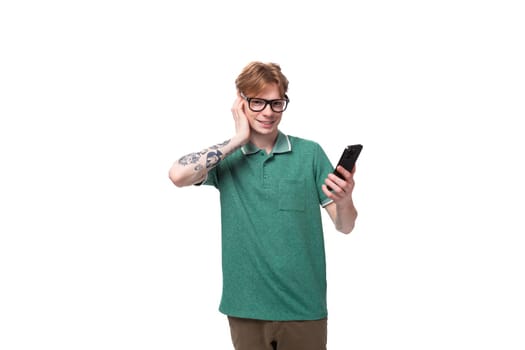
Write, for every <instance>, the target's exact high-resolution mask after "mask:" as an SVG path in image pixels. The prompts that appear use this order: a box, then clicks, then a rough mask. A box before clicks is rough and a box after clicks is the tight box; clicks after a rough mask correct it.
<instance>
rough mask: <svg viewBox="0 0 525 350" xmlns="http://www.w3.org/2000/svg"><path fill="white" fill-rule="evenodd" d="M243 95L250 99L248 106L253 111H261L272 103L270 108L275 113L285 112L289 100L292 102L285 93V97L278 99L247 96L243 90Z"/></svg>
mask: <svg viewBox="0 0 525 350" xmlns="http://www.w3.org/2000/svg"><path fill="white" fill-rule="evenodd" d="M241 97H242V98H244V99H245V100H246V101H248V107H249V108H250V110H252V111H253V112H260V111H262V110H263V109H265V108H266V106H267V105H270V108H271V109H272V111H274V112H275V113H280V112H284V111H285V110H286V107H288V102H290V99H289V98H288V96H286V95H284V98H279V99H276V100H265V99H264V98H253V97H246V96H245V95H244V94H243V93H242V92H241Z"/></svg>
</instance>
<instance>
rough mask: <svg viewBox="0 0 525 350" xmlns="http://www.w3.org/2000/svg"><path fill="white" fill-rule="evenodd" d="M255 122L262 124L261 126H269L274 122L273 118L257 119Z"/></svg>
mask: <svg viewBox="0 0 525 350" xmlns="http://www.w3.org/2000/svg"><path fill="white" fill-rule="evenodd" d="M257 122H259V124H262V126H263V127H271V126H272V125H273V124H274V123H275V120H258V119H257Z"/></svg>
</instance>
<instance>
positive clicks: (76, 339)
mask: <svg viewBox="0 0 525 350" xmlns="http://www.w3.org/2000/svg"><path fill="white" fill-rule="evenodd" d="M518 5H519V1H504V0H500V1H466V0H455V1H446V0H445V1H405V0H402V1H359V2H356V1H354V2H343V1H340V2H338V1H323V2H313V1H302V2H288V1H264V2H256V3H251V2H247V1H211V0H207V1H195V2H189V1H187V2H182V1H180V2H174V1H116V0H104V1H89V2H88V1H83V2H81V1H3V2H2V4H1V5H0V50H1V54H0V61H1V64H0V116H1V124H0V166H1V172H0V215H1V216H0V234H1V236H0V284H1V286H0V348H1V349H5V350H11V349H13V350H14V349H44V348H45V349H68V350H69V349H97V350H101V349H111V350H115V349H126V350H128V349H156V350H160V349H183V348H184V349H231V345H230V338H229V328H228V326H227V323H226V320H225V317H224V316H223V315H221V314H220V313H219V312H218V310H217V307H218V302H219V297H220V291H221V275H220V274H221V271H220V234H219V203H218V194H217V192H216V191H215V190H214V189H213V188H183V189H178V188H176V187H174V186H173V185H172V184H171V183H170V181H169V179H168V176H167V174H168V169H169V167H170V166H171V164H172V162H174V161H175V160H176V159H178V158H179V157H180V156H182V155H184V154H186V153H189V152H192V151H197V150H200V149H202V148H204V147H207V146H210V145H212V144H215V143H218V142H221V141H224V140H225V139H227V138H229V137H231V136H232V135H233V130H234V127H233V121H232V118H231V114H230V107H231V104H232V103H233V100H234V97H235V86H234V79H235V78H236V76H237V75H238V74H239V73H240V71H241V69H242V68H243V67H244V65H245V64H247V63H248V62H250V61H252V60H261V61H273V62H277V63H279V64H280V65H281V67H282V69H283V71H284V73H285V74H286V75H287V77H288V78H289V80H290V88H289V96H290V98H291V101H292V102H291V104H290V106H289V109H288V110H287V112H286V113H285V115H284V120H283V122H282V124H281V129H282V130H283V131H284V132H285V133H288V134H292V135H296V136H301V137H305V138H310V139H313V140H315V141H317V142H319V143H320V144H321V145H322V146H323V148H324V149H325V151H326V152H327V154H328V155H329V156H330V158H331V160H332V161H333V162H336V161H337V159H338V158H339V155H340V152H341V151H342V149H343V148H344V146H346V145H347V144H350V143H362V144H363V145H364V150H363V152H362V154H361V158H360V159H359V162H358V167H357V173H356V175H355V178H356V188H355V193H354V197H355V202H356V205H357V207H358V210H359V213H360V215H359V219H358V222H357V226H356V228H355V230H354V232H353V233H352V234H351V235H350V236H345V235H343V234H340V233H337V232H336V231H335V230H334V229H333V227H332V225H331V224H330V223H329V222H328V221H327V220H325V223H326V225H325V231H326V232H325V236H326V250H327V256H328V258H327V259H328V286H329V287H328V288H329V313H330V316H329V348H330V349H332V350H334V349H336V350H337V349H358V350H365V349H418V350H419V349H426V350H428V349H505V350H510V349H524V348H525V336H524V333H523V331H524V329H525V302H524V297H523V296H524V295H525V287H524V266H525V257H524V254H523V251H524V248H525V247H524V245H525V244H524V243H525V239H524V238H523V235H524V234H525V225H524V223H523V209H524V208H525V206H524V199H523V198H524V196H525V191H524V186H523V178H524V175H525V171H524V170H523V159H524V156H523V150H524V149H525V147H524V146H525V144H524V142H523V127H522V120H523V117H525V113H524V112H525V109H524V96H525V83H524V82H525V69H524V66H525V65H524V64H523V62H525V49H524V43H525V36H524V34H523V33H525V25H524V23H525V22H524V20H523V19H524V18H525V13H524V11H523V10H522V9H521V8H520V7H519V6H518ZM520 119H521V120H520ZM323 215H324V219H327V216H326V215H325V214H323ZM181 321H182V322H181Z"/></svg>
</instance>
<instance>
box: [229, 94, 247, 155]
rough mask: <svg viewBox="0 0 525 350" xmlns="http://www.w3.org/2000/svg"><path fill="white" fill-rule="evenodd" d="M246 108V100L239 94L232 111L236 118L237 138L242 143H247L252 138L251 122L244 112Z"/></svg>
mask: <svg viewBox="0 0 525 350" xmlns="http://www.w3.org/2000/svg"><path fill="white" fill-rule="evenodd" d="M245 108H246V101H245V100H244V99H243V98H242V97H241V96H240V95H237V98H236V99H235V101H234V102H233V106H232V108H231V111H232V115H233V119H234V120H235V132H236V134H235V138H236V139H238V140H239V142H240V143H241V145H245V144H246V143H248V140H249V139H250V123H249V122H248V117H247V116H246V113H245V112H244V111H245Z"/></svg>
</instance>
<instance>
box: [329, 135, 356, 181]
mask: <svg viewBox="0 0 525 350" xmlns="http://www.w3.org/2000/svg"><path fill="white" fill-rule="evenodd" d="M362 149H363V145H360V144H357V145H351V146H346V148H345V150H344V151H343V154H342V155H341V159H339V162H338V163H337V165H341V166H342V167H343V168H345V169H346V170H348V171H352V170H353V169H354V165H355V162H356V161H357V158H358V157H359V154H360V153H361V150H362ZM334 174H335V175H337V176H339V177H340V178H341V179H343V175H341V174H339V172H338V171H337V166H336V167H335V170H334Z"/></svg>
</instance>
